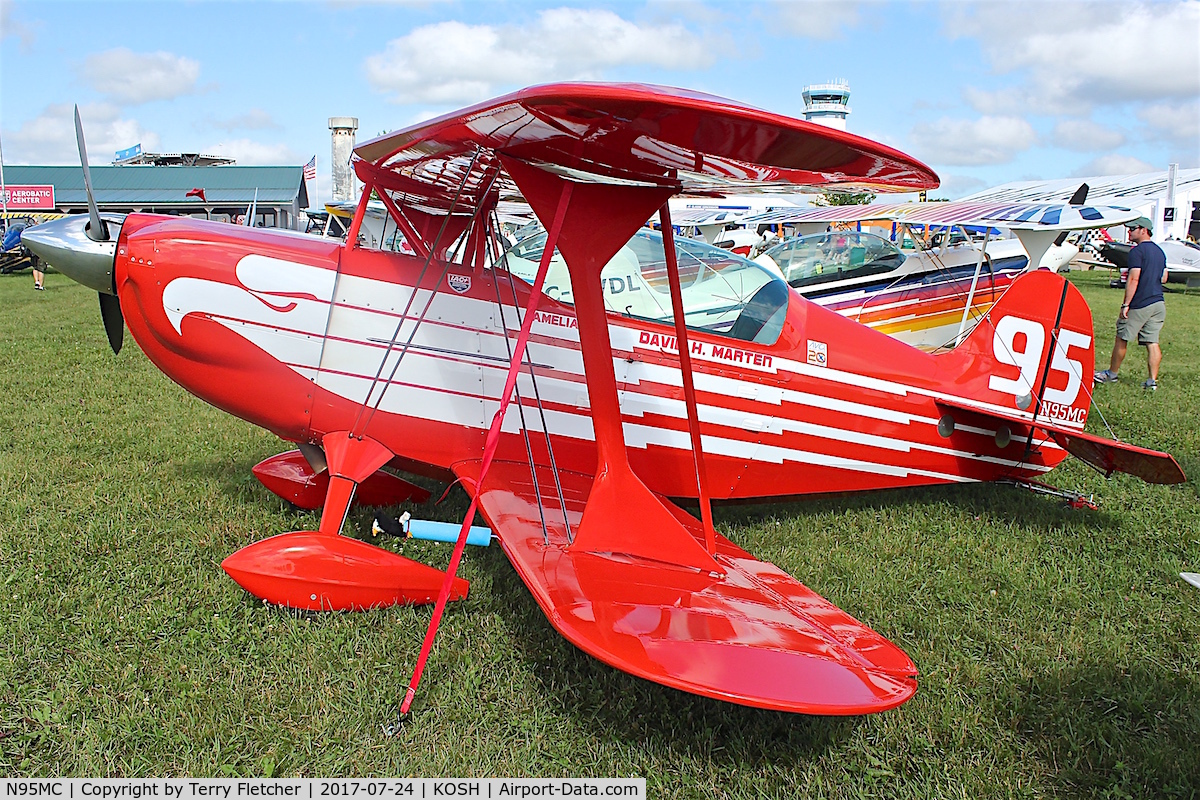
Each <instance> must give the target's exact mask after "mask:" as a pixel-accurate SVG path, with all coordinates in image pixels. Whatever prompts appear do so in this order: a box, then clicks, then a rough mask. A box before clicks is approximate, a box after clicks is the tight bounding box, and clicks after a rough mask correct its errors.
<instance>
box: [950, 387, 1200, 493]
mask: <svg viewBox="0 0 1200 800" xmlns="http://www.w3.org/2000/svg"><path fill="white" fill-rule="evenodd" d="M937 404H938V405H939V406H944V407H945V408H947V409H949V410H952V411H964V412H967V413H968V414H970V415H977V416H979V417H983V418H986V419H988V420H991V421H993V422H996V421H999V422H1001V423H1003V424H1005V425H1009V426H1010V429H1011V430H1012V431H1013V438H1017V437H1018V436H1027V435H1028V432H1029V428H1030V421H1029V420H1028V419H1025V418H1022V417H1020V416H1018V415H1016V414H1013V415H1011V416H1010V415H1007V414H1003V413H1000V412H998V411H996V410H994V407H989V408H987V409H984V408H981V407H979V406H975V405H971V404H969V403H964V402H955V401H952V400H944V399H940V400H938V401H937ZM1033 427H1034V428H1037V429H1039V430H1044V431H1045V432H1046V433H1048V434H1049V435H1050V436H1051V438H1053V439H1054V441H1055V442H1057V443H1058V446H1059V447H1061V448H1063V449H1064V450H1066V451H1067V452H1068V453H1070V454H1071V455H1073V456H1075V457H1076V458H1078V459H1080V460H1081V461H1084V462H1086V463H1088V464H1091V465H1092V466H1093V467H1095V468H1096V469H1098V470H1100V471H1101V472H1103V473H1104V474H1105V475H1111V474H1112V473H1114V472H1124V473H1127V474H1129V475H1134V476H1137V477H1139V478H1141V479H1142V480H1144V481H1146V483H1183V482H1184V481H1185V480H1187V478H1186V477H1185V476H1184V474H1183V470H1182V469H1181V468H1180V466H1179V464H1178V462H1176V461H1175V458H1174V457H1173V456H1172V455H1171V454H1170V453H1162V452H1159V451H1158V450H1148V449H1146V448H1145V447H1138V446H1137V445H1132V444H1126V443H1125V442H1118V441H1115V440H1113V439H1104V438H1102V437H1100V436H1093V435H1092V434H1090V433H1083V432H1082V431H1078V430H1075V429H1073V428H1068V427H1066V426H1063V425H1057V424H1055V423H1053V422H1051V421H1050V420H1036V421H1035V422H1033ZM1022 432H1023V433H1022Z"/></svg>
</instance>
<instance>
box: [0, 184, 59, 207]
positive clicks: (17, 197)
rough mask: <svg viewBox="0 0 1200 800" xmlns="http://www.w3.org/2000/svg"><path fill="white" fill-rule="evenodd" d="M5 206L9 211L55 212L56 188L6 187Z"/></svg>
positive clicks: (51, 186)
mask: <svg viewBox="0 0 1200 800" xmlns="http://www.w3.org/2000/svg"><path fill="white" fill-rule="evenodd" d="M4 205H5V206H7V207H8V210H9V211H53V210H54V186H53V185H49V186H5V187H4Z"/></svg>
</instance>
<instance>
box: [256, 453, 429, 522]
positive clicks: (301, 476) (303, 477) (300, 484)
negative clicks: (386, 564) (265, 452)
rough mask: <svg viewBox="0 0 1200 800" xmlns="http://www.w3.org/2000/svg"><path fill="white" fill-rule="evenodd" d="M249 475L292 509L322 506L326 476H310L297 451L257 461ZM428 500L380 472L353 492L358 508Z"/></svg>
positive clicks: (420, 491) (410, 485)
mask: <svg viewBox="0 0 1200 800" xmlns="http://www.w3.org/2000/svg"><path fill="white" fill-rule="evenodd" d="M253 472H254V477H256V478H258V480H259V482H260V483H261V484H262V485H263V486H265V487H267V489H269V490H270V491H271V492H273V493H274V494H276V495H278V496H279V497H281V498H283V499H284V500H286V501H288V502H289V503H291V504H292V505H294V506H298V507H300V508H304V509H307V510H309V511H315V510H317V509H318V508H321V507H322V506H323V505H325V493H326V491H328V489H329V473H328V472H325V471H322V472H313V469H312V467H311V466H309V463H308V461H307V460H306V459H305V458H304V454H303V453H301V452H300V451H299V450H290V451H288V452H286V453H280V454H279V455H277V456H271V457H270V458H268V459H265V460H263V461H260V462H259V463H257V464H255V465H254V469H253ZM428 499H429V490H428V489H424V488H422V487H420V486H417V485H416V484H413V483H409V482H408V481H406V480H404V479H403V478H399V477H396V476H395V475H392V474H391V473H390V472H383V471H382V470H381V471H379V472H376V473H374V474H373V475H371V476H370V477H368V478H367V479H366V480H364V481H363V482H362V483H360V484H358V488H357V489H355V492H354V504H355V505H359V506H394V505H399V504H400V503H403V502H406V501H408V500H411V501H413V502H414V503H424V502H425V501H426V500H428Z"/></svg>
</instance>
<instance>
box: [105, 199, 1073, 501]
mask: <svg viewBox="0 0 1200 800" xmlns="http://www.w3.org/2000/svg"><path fill="white" fill-rule="evenodd" d="M115 268H116V285H117V290H118V294H119V296H120V299H121V305H122V308H123V310H124V314H125V318H126V320H127V323H128V326H129V329H130V331H131V333H132V334H133V336H134V338H135V339H136V340H137V342H138V343H139V345H140V346H141V347H142V349H143V350H144V351H145V352H146V354H147V355H148V356H149V357H150V358H151V360H152V361H153V362H154V363H155V364H156V365H157V366H158V367H159V368H160V369H162V370H163V371H164V372H165V373H166V374H167V375H168V376H170V377H171V378H172V379H173V380H175V381H176V382H178V383H179V384H180V385H182V386H183V387H184V388H186V389H187V390H188V391H190V392H192V393H193V394H196V395H197V396H199V397H200V398H202V399H204V400H205V401H207V402H209V403H211V404H213V405H215V406H217V407H219V408H222V409H224V410H226V411H228V412H229V413H231V414H234V415H236V416H238V417H241V418H242V419H245V420H247V421H249V422H251V423H253V424H255V425H259V426H261V427H263V428H266V429H268V430H271V431H272V432H274V433H276V434H277V435H279V436H280V437H282V438H284V439H287V440H290V441H295V442H316V441H319V440H320V438H321V436H322V435H323V434H324V433H327V432H332V431H338V430H351V429H356V430H360V431H363V432H365V433H366V435H369V436H371V437H372V438H374V439H376V440H377V441H379V442H381V443H383V444H384V445H385V446H386V447H387V448H389V449H390V450H391V451H392V452H393V453H395V454H396V455H397V456H398V457H400V458H403V459H406V460H410V461H414V462H420V463H422V464H428V465H432V466H434V467H437V468H449V467H451V466H452V465H454V464H456V463H458V462H461V461H463V460H466V459H477V458H479V455H480V452H481V450H482V447H483V442H484V436H485V432H486V430H487V427H488V425H489V424H490V422H491V419H492V416H493V415H494V413H495V412H496V410H497V408H498V401H499V395H500V393H501V391H502V389H503V385H504V379H505V372H506V370H507V368H508V364H509V360H510V355H509V354H510V352H511V349H510V348H511V346H512V343H513V341H514V340H515V338H516V334H517V331H518V329H519V327H520V316H519V313H521V312H519V311H518V309H524V308H525V306H526V303H527V300H528V296H529V295H528V293H529V291H530V289H529V286H528V284H526V283H525V282H523V281H521V280H519V279H517V278H513V277H512V276H510V275H509V273H507V272H506V271H504V270H502V269H492V268H486V269H479V270H476V269H474V268H472V267H471V266H467V265H463V264H457V263H452V264H445V263H442V262H439V261H436V260H435V261H433V262H432V263H430V264H428V265H426V262H425V261H424V260H423V259H420V258H416V257H413V256H409V255H405V254H401V253H390V252H380V251H375V250H367V249H360V248H351V247H348V246H343V245H342V243H340V242H336V241H331V240H328V239H318V238H312V237H304V236H300V235H289V234H282V233H277V232H268V231H262V230H255V229H248V228H237V227H234V226H229V225H222V224H220V223H206V222H202V221H197V220H190V219H180V218H170V217H157V216H152V215H142V214H132V215H130V216H129V217H128V218H127V219H126V221H125V224H124V226H123V227H122V231H121V237H120V240H119V242H118V247H117V256H116V266H115ZM414 290H415V291H414ZM608 326H609V334H610V337H611V341H612V349H613V354H612V355H613V363H614V367H615V369H616V374H617V381H618V393H619V399H620V405H621V415H622V422H623V430H624V435H625V440H626V443H627V446H628V448H629V457H630V462H631V464H632V466H633V468H634V470H635V472H636V473H637V474H638V475H639V477H641V478H642V480H643V481H644V482H645V483H646V484H647V485H648V486H649V488H651V489H652V490H654V491H656V492H659V493H661V494H664V495H667V496H672V497H694V496H696V493H697V488H696V478H695V476H696V470H695V467H694V464H693V461H692V452H691V446H690V441H689V436H688V423H687V414H686V410H685V404H684V399H683V390H682V379H681V374H680V370H679V362H678V357H677V351H676V349H675V341H676V340H675V334H674V328H673V327H672V326H670V325H667V324H663V323H660V322H655V321H650V320H646V319H640V318H635V317H631V316H624V315H619V314H613V313H610V314H609V315H608ZM735 327H736V326H735ZM689 336H690V338H691V354H692V364H693V371H694V375H695V384H696V390H697V394H698V402H699V418H700V422H701V431H702V434H703V436H702V444H703V449H704V452H705V459H706V467H707V472H708V476H709V483H710V489H711V493H712V496H713V497H714V498H716V499H751V498H769V497H779V496H792V495H802V494H808V493H824V492H843V491H856V490H869V489H879V488H887V487H898V486H915V485H927V484H938V483H952V482H963V481H984V480H994V479H997V478H1000V477H1006V476H1007V477H1018V478H1030V477H1034V476H1036V475H1038V474H1040V473H1042V472H1044V471H1046V470H1048V469H1050V468H1051V467H1053V466H1054V465H1055V464H1057V463H1058V462H1059V461H1061V459H1062V458H1063V457H1064V455H1065V453H1064V452H1063V451H1062V450H1060V449H1058V448H1057V447H1055V446H1054V445H1053V444H1052V443H1043V444H1042V445H1041V447H1039V448H1037V449H1036V450H1035V451H1034V452H1032V453H1026V452H1025V449H1024V442H1020V443H1017V442H1013V443H1007V442H1006V447H1000V446H999V442H1000V440H1001V439H1004V438H1005V437H1001V436H997V432H996V431H995V430H989V429H985V428H970V427H968V426H962V425H960V426H958V428H957V429H955V430H954V431H953V432H952V433H949V434H947V433H946V432H945V430H943V431H942V432H939V420H940V418H941V416H942V414H941V412H940V411H939V410H938V408H937V407H936V405H935V401H936V400H937V399H938V398H965V399H969V400H971V401H973V402H977V403H983V404H985V405H986V404H988V403H992V404H995V406H996V407H998V408H999V407H1004V408H1005V409H1006V410H1009V411H1011V410H1012V407H1013V404H1012V400H1013V397H1014V395H1013V394H1007V395H1006V394H1004V393H1002V392H998V391H995V390H994V389H992V388H991V387H992V386H993V385H994V384H995V381H996V378H995V377H994V375H993V372H994V370H992V369H991V368H990V367H989V368H988V369H984V370H981V369H979V358H978V357H977V356H976V355H973V354H972V353H969V352H963V353H959V352H957V351H956V352H952V353H948V354H944V355H939V356H932V355H929V354H927V353H923V352H921V351H919V350H916V349H914V348H912V347H910V346H908V345H906V344H904V343H902V342H899V341H896V340H895V339H892V338H890V337H888V336H885V335H883V334H881V333H878V332H875V331H872V330H870V329H869V328H867V327H865V326H862V325H859V324H858V323H856V322H853V321H851V320H848V319H846V318H844V317H842V316H841V315H839V314H837V313H835V312H833V311H828V310H826V309H823V308H821V307H819V306H817V305H816V304H814V303H811V302H808V301H806V300H805V299H804V298H802V297H800V296H799V295H798V294H796V293H795V292H791V293H790V295H789V297H788V299H787V302H786V315H785V317H784V319H783V325H782V329H781V330H780V332H779V334H778V337H777V338H776V339H775V340H774V341H773V342H772V343H770V344H762V343H755V342H754V341H746V340H743V339H739V338H736V337H733V336H730V335H723V334H718V333H712V332H708V331H703V330H696V331H694V332H689ZM527 361H528V362H529V364H530V367H529V368H528V369H526V370H525V371H523V372H522V374H521V376H520V380H519V382H518V392H519V396H520V402H519V403H514V406H515V407H512V408H510V409H509V411H508V413H507V415H506V417H505V420H504V426H503V431H504V435H503V436H502V439H501V444H500V448H499V450H498V456H499V457H500V458H502V459H510V460H519V461H526V460H527V459H528V458H529V457H530V454H532V457H533V458H534V459H535V460H536V461H538V462H539V463H542V464H547V463H549V460H550V458H551V455H553V459H554V461H555V463H556V465H557V468H558V469H559V470H563V469H566V470H578V471H580V472H584V473H587V474H591V473H592V472H594V470H595V468H596V449H595V444H594V435H593V429H592V420H591V417H590V405H589V401H588V387H587V382H586V381H585V379H584V375H583V363H582V358H581V354H580V349H579V337H578V329H577V325H576V319H575V315H574V310H573V307H572V306H571V305H569V304H566V303H562V302H559V301H557V300H555V299H552V298H551V297H542V298H541V301H540V308H539V310H538V311H537V316H536V318H535V322H534V323H533V326H532V335H531V338H530V342H529V349H528V355H527ZM1013 372H1014V374H1015V373H1016V368H1015V367H1014V368H1013ZM1080 424H1082V422H1080ZM523 431H524V432H525V433H523ZM526 433H527V435H525V434H526ZM551 450H552V451H553V453H552V454H551V452H550V451H551Z"/></svg>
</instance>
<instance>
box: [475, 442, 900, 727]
mask: <svg viewBox="0 0 1200 800" xmlns="http://www.w3.org/2000/svg"><path fill="white" fill-rule="evenodd" d="M479 466H480V462H478V461H468V462H463V463H460V464H458V465H456V466H455V467H454V471H455V473H456V474H457V475H458V476H459V477H460V478H461V479H462V481H463V484H464V486H466V488H467V490H468V491H470V492H472V493H477V494H478V497H479V505H480V509H481V510H482V512H483V515H484V516H485V517H486V518H487V521H488V523H489V524H490V525H491V527H492V530H493V531H495V532H496V535H497V536H498V537H499V539H500V542H501V544H502V545H503V547H504V550H505V552H506V553H507V554H508V557H509V559H510V560H511V561H512V564H513V566H514V567H515V568H516V570H517V572H518V574H520V576H521V578H522V580H524V582H525V584H526V585H527V586H528V587H529V589H530V591H531V592H532V594H533V596H534V598H535V599H536V600H537V602H538V605H540V606H541V607H542V610H543V611H544V612H545V614H546V616H547V618H548V619H549V620H550V623H551V624H552V625H553V626H554V627H555V628H556V629H558V631H559V632H560V633H561V634H562V635H563V636H565V637H566V638H567V639H568V640H569V641H570V642H572V643H573V644H575V645H576V646H577V647H579V648H580V649H582V650H584V651H585V652H587V653H589V654H590V655H592V656H595V657H596V658H598V659H600V660H601V661H604V662H606V663H608V664H611V665H612V666H614V667H616V668H618V669H620V670H623V671H625V672H628V673H631V674H633V675H637V676H639V677H642V678H646V679H648V680H651V681H655V682H656V683H661V684H664V685H666V686H672V687H675V688H677V689H682V690H684V691H688V692H693V693H696V694H701V695H705V696H707V697H712V698H716V699H719V700H725V701H728V702H734V703H741V704H743V705H750V706H757V707H760V708H771V709H776V710H781V711H794V712H803V713H809V714H863V713H869V712H875V711H883V710H886V709H888V708H892V707H894V706H897V705H899V704H900V703H903V702H904V701H905V700H907V699H908V698H909V697H911V696H912V694H913V693H914V692H915V691H916V688H917V682H916V674H917V670H916V667H915V666H914V665H913V662H912V661H911V660H910V659H909V658H908V656H907V655H905V653H904V651H902V650H901V649H900V648H898V647H897V646H896V645H894V644H892V643H891V642H889V641H888V640H886V639H884V638H883V637H882V636H880V635H879V634H878V633H876V632H875V631H873V630H871V629H870V628H868V627H866V626H865V625H863V624H862V623H861V622H859V621H858V620H856V619H854V618H852V617H851V616H850V615H848V614H846V613H845V612H844V611H842V610H841V609H839V608H837V607H836V606H834V605H833V604H832V603H830V602H829V601H828V600H826V599H825V598H823V597H821V596H820V595H818V594H816V593H815V592H813V591H812V590H811V589H808V588H807V587H805V586H804V585H803V584H801V583H800V582H799V581H797V580H796V579H794V578H792V577H791V576H789V575H787V574H786V573H784V572H783V571H782V570H780V569H779V568H778V567H776V566H775V565H773V564H769V563H766V562H763V561H758V560H756V559H755V558H754V557H753V556H751V555H750V554H749V553H747V552H745V551H744V550H742V549H741V548H739V547H737V546H736V545H734V544H733V543H732V542H730V541H728V540H727V539H724V538H723V537H721V536H719V535H718V537H717V553H716V560H717V562H718V563H719V564H720V565H721V566H722V567H723V568H724V569H725V570H726V574H725V576H724V577H723V578H722V577H715V576H713V575H711V574H708V573H699V572H697V571H695V570H692V569H684V568H680V567H678V566H676V565H672V564H665V563H662V562H654V561H649V560H646V559H632V558H627V557H624V556H622V555H620V554H598V553H590V552H580V551H576V550H573V549H572V548H571V547H570V544H569V536H568V532H567V525H566V524H564V509H563V507H562V505H560V503H559V500H558V493H557V490H556V488H555V484H554V476H553V474H552V473H551V472H550V471H549V469H547V468H545V467H539V469H538V473H537V476H538V487H537V488H535V486H534V481H533V479H532V474H531V472H530V468H529V465H528V464H525V463H515V462H501V461H496V462H493V463H492V465H491V468H490V470H489V472H488V474H487V476H486V478H485V485H484V486H483V487H482V489H480V488H479V487H478V486H477V476H478V474H479ZM558 475H559V479H560V481H561V486H562V490H563V495H564V497H565V505H566V508H565V517H566V521H567V522H569V523H570V526H571V529H572V530H577V529H578V525H579V520H580V518H581V516H582V514H583V509H584V505H585V504H586V502H587V496H588V492H589V491H590V488H591V486H592V481H593V476H591V475H585V474H580V473H572V472H566V471H560V472H559V473H558ZM539 494H540V496H539ZM663 502H664V503H665V504H666V505H667V507H668V508H671V509H673V510H674V512H675V514H676V516H678V517H679V518H680V520H681V521H682V522H683V523H684V525H685V526H686V527H688V528H689V530H691V531H692V532H693V534H694V535H695V536H696V537H697V539H698V541H703V534H702V533H701V531H700V528H699V524H698V523H697V522H696V521H695V520H694V519H693V518H692V517H691V516H689V515H688V514H686V513H685V512H683V511H682V510H680V509H678V508H676V507H674V506H673V505H672V504H671V503H670V502H669V501H666V500H665V498H664V499H663ZM543 520H544V522H543ZM623 522H624V524H627V525H630V526H637V525H638V520H636V519H630V520H625V521H623ZM543 524H544V527H543Z"/></svg>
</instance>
